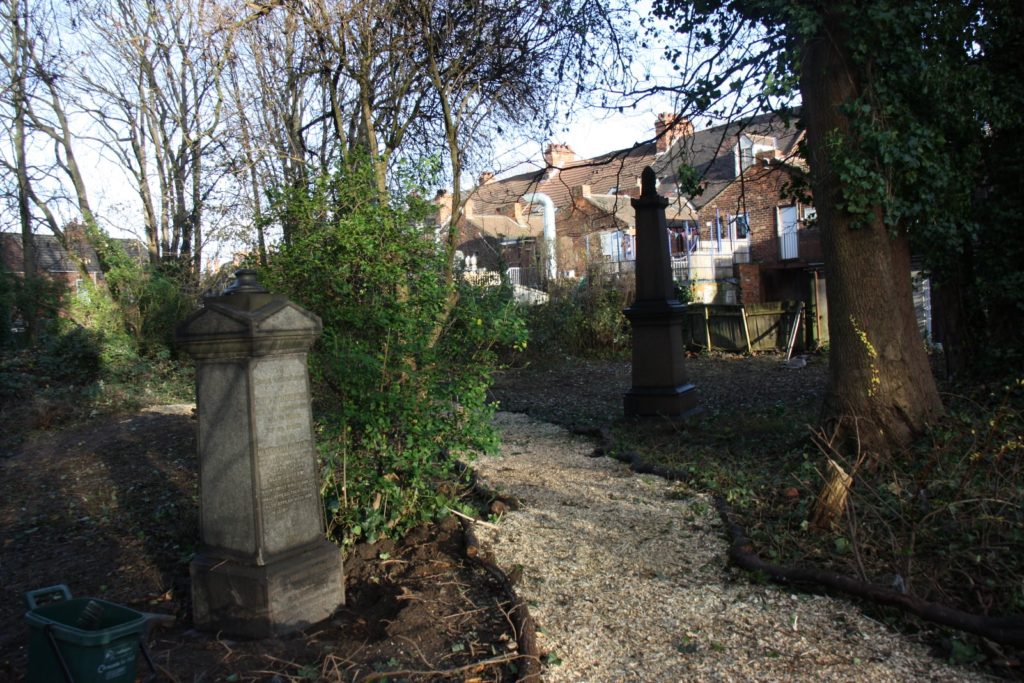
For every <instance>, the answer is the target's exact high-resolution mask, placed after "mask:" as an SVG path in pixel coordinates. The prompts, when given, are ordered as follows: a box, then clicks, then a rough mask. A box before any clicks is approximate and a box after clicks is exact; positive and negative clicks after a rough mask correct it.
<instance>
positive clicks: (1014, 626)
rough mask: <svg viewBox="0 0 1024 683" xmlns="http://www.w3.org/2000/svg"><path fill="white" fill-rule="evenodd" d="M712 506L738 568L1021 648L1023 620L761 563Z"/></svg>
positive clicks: (721, 504)
mask: <svg viewBox="0 0 1024 683" xmlns="http://www.w3.org/2000/svg"><path fill="white" fill-rule="evenodd" d="M715 505H716V507H717V508H718V513H719V514H720V515H721V517H722V521H723V523H724V524H725V526H726V528H727V529H728V530H729V536H730V537H731V541H732V542H731V544H730V546H729V559H730V560H732V562H733V564H735V565H736V566H738V567H740V568H742V569H745V570H747V571H750V572H758V573H761V574H764V575H765V576H767V577H768V578H770V579H772V580H774V581H779V582H782V583H791V584H815V585H820V586H824V587H826V588H831V589H833V590H837V591H841V592H843V593H846V594H847V595H853V596H855V597H858V598H864V599H866V600H870V601H872V602H875V603H878V604H880V605H888V606H890V607H897V608H899V609H901V610H903V611H905V612H908V613H910V614H913V615H914V616H917V617H920V618H921V619H925V620H927V621H930V622H933V623H936V624H941V625H943V626H949V627H951V628H955V629H958V630H960V631H966V632H968V633H973V634H975V635H979V636H982V637H984V638H988V639H989V640H992V641H994V642H997V643H1002V644H1005V645H1012V646H1015V647H1024V617H1020V616H1012V617H988V616H985V615H981V614H971V613H970V612H963V611H961V610H958V609H954V608H952V607H946V606H945V605H940V604H938V603H934V602H928V601H927V600H922V599H921V598H918V597H916V596H914V595H910V594H909V593H900V592H897V591H894V590H892V589H889V588H884V587H882V586H878V585H875V584H872V583H867V582H865V581H861V580H859V579H854V578H851V577H849V576H845V575H843V574H837V573H835V572H830V571H826V570H824V569H808V568H802V567H780V566H779V565H775V564H771V563H770V562H765V561H764V560H762V559H761V557H760V556H759V555H758V554H757V553H756V552H755V551H754V545H753V543H752V542H751V541H750V539H749V538H747V535H746V533H744V531H743V528H742V527H740V526H739V525H738V524H737V523H735V522H734V521H733V520H732V517H731V516H730V514H729V509H728V505H726V503H725V501H723V500H721V499H720V498H718V499H716V500H715Z"/></svg>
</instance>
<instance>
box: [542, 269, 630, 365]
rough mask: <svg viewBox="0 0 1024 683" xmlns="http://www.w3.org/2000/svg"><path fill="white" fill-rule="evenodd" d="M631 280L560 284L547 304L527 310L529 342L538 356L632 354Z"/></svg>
mask: <svg viewBox="0 0 1024 683" xmlns="http://www.w3.org/2000/svg"><path fill="white" fill-rule="evenodd" d="M632 283H633V281H632V279H630V278H617V279H612V278H607V277H605V278H602V277H593V276H588V277H586V278H584V279H582V280H580V281H579V282H559V283H557V284H556V285H554V286H552V288H551V289H549V291H548V295H549V299H548V302H547V303H545V304H541V305H539V306H533V307H531V308H529V309H528V311H527V315H528V319H529V328H530V338H531V340H532V341H533V345H532V346H533V349H534V351H535V352H537V353H548V352H550V351H551V350H552V349H559V350H561V351H563V352H565V353H570V354H573V355H578V356H602V357H608V356H616V355H619V354H622V353H624V352H626V351H628V350H629V348H630V329H629V321H628V320H627V319H626V316H625V315H623V312H622V311H623V310H624V309H625V308H626V307H627V306H629V305H630V304H631V303H632V300H633V292H632Z"/></svg>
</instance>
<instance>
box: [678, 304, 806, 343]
mask: <svg viewBox="0 0 1024 683" xmlns="http://www.w3.org/2000/svg"><path fill="white" fill-rule="evenodd" d="M798 311H799V315H800V329H799V330H798V332H799V334H798V335H797V338H796V346H795V348H796V349H797V350H802V349H805V348H806V347H807V345H808V344H809V343H813V340H811V339H810V338H809V336H808V334H807V310H806V309H805V308H804V307H802V306H800V304H799V303H798V302H796V301H774V302H771V303H766V304H746V305H729V304H696V303H691V304H687V306H686V316H685V318H684V319H683V341H684V342H685V343H686V345H687V346H695V347H700V348H705V349H706V348H711V349H716V350H719V351H740V352H743V351H748V350H750V351H776V350H779V351H785V350H786V346H787V345H788V344H789V336H790V334H791V331H792V325H793V320H794V317H795V316H796V315H797V313H798ZM748 340H749V346H748Z"/></svg>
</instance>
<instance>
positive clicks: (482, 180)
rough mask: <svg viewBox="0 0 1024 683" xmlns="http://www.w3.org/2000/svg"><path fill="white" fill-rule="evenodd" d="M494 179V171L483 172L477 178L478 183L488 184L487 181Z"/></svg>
mask: <svg viewBox="0 0 1024 683" xmlns="http://www.w3.org/2000/svg"><path fill="white" fill-rule="evenodd" d="M493 181H494V171H484V172H483V173H481V174H480V177H479V178H477V184H478V185H486V184H487V183H490V182H493Z"/></svg>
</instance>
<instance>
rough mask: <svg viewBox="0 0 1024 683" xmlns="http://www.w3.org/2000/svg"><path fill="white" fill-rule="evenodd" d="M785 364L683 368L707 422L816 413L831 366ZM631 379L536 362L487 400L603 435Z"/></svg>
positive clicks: (619, 368) (697, 360) (621, 366)
mask: <svg viewBox="0 0 1024 683" xmlns="http://www.w3.org/2000/svg"><path fill="white" fill-rule="evenodd" d="M784 360H785V357H784V356H780V355H776V354H763V355H757V356H738V355H735V354H719V353H715V354H706V353H705V354H692V355H690V357H689V358H687V360H686V366H685V367H686V373H687V378H688V380H689V381H690V382H691V383H692V384H694V385H695V386H696V387H697V396H698V400H699V402H700V406H701V409H702V410H703V411H704V413H705V414H706V415H712V414H717V413H724V412H729V413H732V414H735V415H742V414H744V413H748V412H751V411H753V410H763V409H764V407H765V406H778V407H780V408H785V409H798V410H799V411H801V412H805V413H810V414H813V413H815V412H816V411H817V410H818V409H819V407H820V405H821V400H822V397H823V396H824V394H825V380H826V378H827V376H828V360H827V359H826V358H824V357H823V356H814V355H811V356H800V357H797V358H795V359H794V360H793V361H792V362H791V363H789V364H787V363H784V362H783V361H784ZM631 373H632V364H631V363H630V362H629V361H628V360H626V361H623V360H619V361H605V360H585V359H577V358H558V359H554V360H549V361H547V362H539V361H535V362H533V363H531V364H529V365H526V366H524V367H521V368H517V369H515V370H514V371H511V372H506V373H505V374H504V375H502V376H501V377H500V378H499V379H498V381H497V382H496V383H495V385H494V388H493V390H492V395H493V397H494V398H495V400H497V401H498V402H499V404H500V406H501V410H507V411H510V412H513V413H527V414H529V415H530V416H532V417H535V418H538V419H541V420H545V421H547V422H553V423H555V424H560V425H563V426H566V427H578V428H592V427H603V426H606V425H607V424H609V423H610V422H611V421H612V420H615V419H616V418H619V417H621V416H622V399H623V395H624V394H625V393H626V392H627V391H629V389H630V386H631V384H632V376H631Z"/></svg>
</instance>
